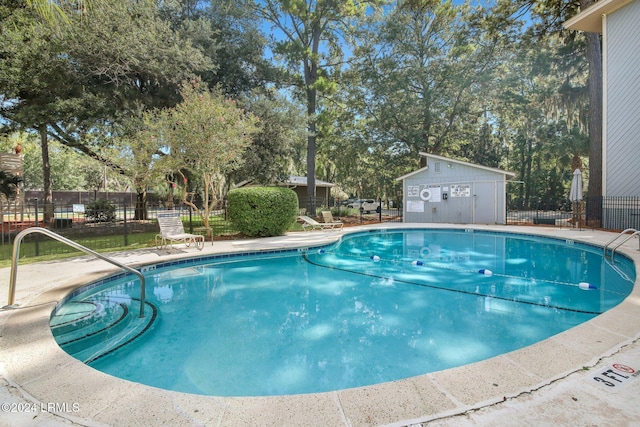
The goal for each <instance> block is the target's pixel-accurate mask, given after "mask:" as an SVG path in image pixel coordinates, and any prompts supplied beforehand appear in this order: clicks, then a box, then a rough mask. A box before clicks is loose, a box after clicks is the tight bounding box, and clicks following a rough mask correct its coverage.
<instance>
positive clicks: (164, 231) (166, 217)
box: [156, 212, 204, 251]
mask: <svg viewBox="0 0 640 427" xmlns="http://www.w3.org/2000/svg"><path fill="white" fill-rule="evenodd" d="M158 225H159V226H160V234H156V248H158V249H162V248H164V247H166V246H169V251H171V249H173V246H172V243H173V242H184V244H185V245H186V246H187V247H189V246H190V245H191V243H193V244H194V246H195V247H196V248H197V249H198V250H202V248H204V236H200V235H198V234H190V233H185V231H184V225H183V224H182V220H181V219H180V214H179V213H178V212H167V213H159V214H158Z"/></svg>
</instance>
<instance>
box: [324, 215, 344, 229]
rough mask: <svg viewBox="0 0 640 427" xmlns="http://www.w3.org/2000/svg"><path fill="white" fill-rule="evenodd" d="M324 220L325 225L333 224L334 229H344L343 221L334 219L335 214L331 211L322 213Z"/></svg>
mask: <svg viewBox="0 0 640 427" xmlns="http://www.w3.org/2000/svg"><path fill="white" fill-rule="evenodd" d="M322 219H324V223H325V224H333V227H332V228H342V227H344V223H343V222H342V221H336V220H335V219H334V218H333V214H331V211H322Z"/></svg>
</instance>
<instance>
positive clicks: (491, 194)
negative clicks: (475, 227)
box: [473, 182, 497, 224]
mask: <svg viewBox="0 0 640 427" xmlns="http://www.w3.org/2000/svg"><path fill="white" fill-rule="evenodd" d="M473 198H474V205H475V206H474V218H473V222H474V223H478V224H495V223H496V222H497V218H496V183H495V182H476V183H475V191H474V196H473Z"/></svg>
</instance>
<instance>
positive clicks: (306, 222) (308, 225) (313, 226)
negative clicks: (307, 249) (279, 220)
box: [298, 215, 335, 231]
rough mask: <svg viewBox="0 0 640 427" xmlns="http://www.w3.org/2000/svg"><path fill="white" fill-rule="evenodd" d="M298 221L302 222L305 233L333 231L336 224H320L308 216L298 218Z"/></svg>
mask: <svg viewBox="0 0 640 427" xmlns="http://www.w3.org/2000/svg"><path fill="white" fill-rule="evenodd" d="M298 219H299V220H300V221H302V229H303V230H304V231H312V230H332V229H333V228H334V226H335V224H327V223H325V222H318V221H316V220H315V219H313V218H311V217H308V216H306V215H300V216H298Z"/></svg>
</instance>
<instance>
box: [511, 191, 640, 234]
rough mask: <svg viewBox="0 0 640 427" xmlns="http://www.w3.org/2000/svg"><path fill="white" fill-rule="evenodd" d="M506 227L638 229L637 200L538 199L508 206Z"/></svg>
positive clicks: (600, 198)
mask: <svg viewBox="0 0 640 427" xmlns="http://www.w3.org/2000/svg"><path fill="white" fill-rule="evenodd" d="M507 224H510V225H552V226H560V227H567V226H570V227H581V228H582V227H585V228H602V229H604V230H611V231H619V230H625V229H627V228H634V229H640V197H588V198H586V199H585V200H582V201H580V202H571V201H570V200H569V199H558V200H550V199H539V200H537V201H536V202H535V203H534V204H532V205H530V206H526V207H518V206H517V205H516V206H510V207H509V208H508V210H507Z"/></svg>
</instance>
